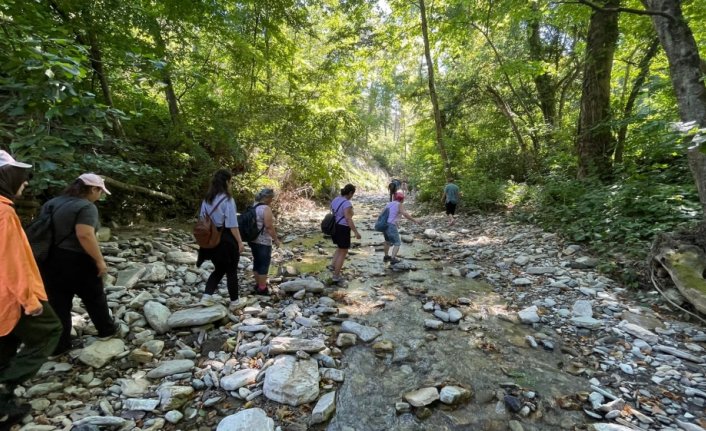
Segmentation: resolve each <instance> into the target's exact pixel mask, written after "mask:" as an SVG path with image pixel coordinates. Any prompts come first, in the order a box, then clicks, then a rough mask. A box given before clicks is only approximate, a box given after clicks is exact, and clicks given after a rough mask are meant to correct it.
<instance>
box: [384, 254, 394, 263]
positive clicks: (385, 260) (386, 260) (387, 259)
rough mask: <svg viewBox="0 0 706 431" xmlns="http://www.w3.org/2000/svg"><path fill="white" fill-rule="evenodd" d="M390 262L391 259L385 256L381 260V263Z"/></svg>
mask: <svg viewBox="0 0 706 431" xmlns="http://www.w3.org/2000/svg"><path fill="white" fill-rule="evenodd" d="M390 260H392V258H391V257H390V256H389V255H387V254H386V255H385V257H383V258H382V261H383V262H389V261H390Z"/></svg>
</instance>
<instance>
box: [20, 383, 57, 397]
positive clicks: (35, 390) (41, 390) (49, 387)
mask: <svg viewBox="0 0 706 431" xmlns="http://www.w3.org/2000/svg"><path fill="white" fill-rule="evenodd" d="M63 387H64V384H63V383H59V382H47V383H38V384H36V385H33V386H32V387H31V388H29V389H27V392H25V396H26V397H27V398H34V397H41V396H42V395H46V394H49V393H51V392H58V391H60V390H61V389H62V388H63Z"/></svg>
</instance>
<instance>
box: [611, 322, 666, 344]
mask: <svg viewBox="0 0 706 431" xmlns="http://www.w3.org/2000/svg"><path fill="white" fill-rule="evenodd" d="M618 328H619V329H621V330H623V331H625V332H627V333H628V334H630V335H632V336H633V337H637V338H640V339H643V340H645V341H647V342H648V343H650V344H655V343H656V342H657V341H659V336H658V335H657V334H655V333H654V332H652V331H649V330H647V329H645V328H643V327H642V326H638V325H636V324H634V323H630V322H628V321H625V320H623V321H622V322H620V323H619V324H618Z"/></svg>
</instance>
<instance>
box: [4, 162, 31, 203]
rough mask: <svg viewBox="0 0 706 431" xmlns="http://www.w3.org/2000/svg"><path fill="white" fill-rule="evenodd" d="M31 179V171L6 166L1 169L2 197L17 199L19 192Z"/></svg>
mask: <svg viewBox="0 0 706 431" xmlns="http://www.w3.org/2000/svg"><path fill="white" fill-rule="evenodd" d="M28 178H29V169H25V168H18V167H17V166H12V165H4V166H2V167H0V195H3V196H5V197H6V198H8V199H11V200H12V199H15V197H16V195H17V191H18V190H19V189H20V187H21V186H22V184H23V183H24V182H25V181H27V179H28Z"/></svg>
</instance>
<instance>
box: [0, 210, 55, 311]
mask: <svg viewBox="0 0 706 431" xmlns="http://www.w3.org/2000/svg"><path fill="white" fill-rule="evenodd" d="M2 206H3V207H5V205H2ZM0 210H2V211H0V232H2V233H3V235H0V256H3V259H2V260H3V263H2V264H3V277H2V278H0V288H2V290H4V291H7V292H9V293H10V294H11V295H12V296H14V297H15V299H16V300H17V302H18V303H19V304H20V305H21V306H22V309H23V310H24V313H25V314H26V315H29V316H39V315H40V314H42V311H44V308H43V306H42V303H41V302H40V300H39V298H38V297H37V295H35V293H34V292H35V289H36V288H37V287H39V286H41V290H44V286H43V284H42V278H41V276H40V275H39V269H37V265H36V263H35V261H34V256H33V255H32V249H31V248H30V246H29V243H28V242H27V237H26V236H25V235H24V234H23V231H22V225H21V224H20V219H19V218H17V215H16V214H14V210H12V209H11V208H10V207H9V206H7V208H0ZM5 211H6V212H5ZM11 211H12V213H11ZM3 212H5V213H4V214H3ZM33 287H34V288H33Z"/></svg>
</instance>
